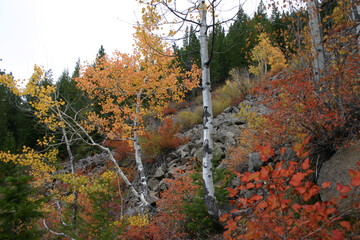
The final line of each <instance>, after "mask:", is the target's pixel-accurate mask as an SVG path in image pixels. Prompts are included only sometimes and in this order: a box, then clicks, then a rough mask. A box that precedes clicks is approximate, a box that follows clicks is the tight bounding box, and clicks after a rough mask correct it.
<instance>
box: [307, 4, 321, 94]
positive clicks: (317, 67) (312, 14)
mask: <svg viewBox="0 0 360 240" xmlns="http://www.w3.org/2000/svg"><path fill="white" fill-rule="evenodd" d="M317 5H318V2H317V0H308V1H307V7H308V11H309V18H310V19H309V27H310V36H311V43H312V48H313V51H312V53H313V64H314V77H315V83H316V84H315V86H316V88H317V89H316V90H319V88H320V85H319V84H320V79H321V77H322V76H323V75H324V74H325V49H324V44H323V36H322V30H321V27H320V16H319V11H318V7H317Z"/></svg>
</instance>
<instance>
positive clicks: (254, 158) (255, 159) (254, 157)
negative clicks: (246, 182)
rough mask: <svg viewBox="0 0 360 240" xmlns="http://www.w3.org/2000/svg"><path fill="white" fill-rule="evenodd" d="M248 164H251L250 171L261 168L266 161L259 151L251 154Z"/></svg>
mask: <svg viewBox="0 0 360 240" xmlns="http://www.w3.org/2000/svg"><path fill="white" fill-rule="evenodd" d="M248 164H249V168H248V171H249V172H252V171H256V170H259V169H260V167H261V166H262V165H263V164H264V162H263V161H261V159H260V154H259V153H257V152H253V153H250V154H249V162H248Z"/></svg>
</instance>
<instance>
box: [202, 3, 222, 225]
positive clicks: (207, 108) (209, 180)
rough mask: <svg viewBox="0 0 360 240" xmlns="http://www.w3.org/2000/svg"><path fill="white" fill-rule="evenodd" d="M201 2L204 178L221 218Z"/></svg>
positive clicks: (210, 206)
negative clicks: (216, 183) (217, 194)
mask: <svg viewBox="0 0 360 240" xmlns="http://www.w3.org/2000/svg"><path fill="white" fill-rule="evenodd" d="M199 4H200V8H201V9H200V17H201V25H200V53H201V66H202V93H203V127H204V141H203V163H202V175H203V180H204V194H205V204H206V207H207V211H208V213H209V215H210V216H211V217H213V218H215V219H218V218H219V208H218V206H217V203H216V197H215V189H214V181H213V166H212V159H213V142H212V138H211V132H212V129H213V113H212V103H211V92H210V91H211V84H210V62H209V53H208V36H207V28H208V26H207V23H206V12H207V11H206V7H205V1H204V0H199Z"/></svg>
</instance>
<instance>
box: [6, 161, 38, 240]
mask: <svg viewBox="0 0 360 240" xmlns="http://www.w3.org/2000/svg"><path fill="white" fill-rule="evenodd" d="M0 167H1V169H2V171H1V172H0V176H1V178H0V196H1V197H0V239H19V240H23V239H27V240H30V239H40V238H41V235H42V231H41V230H39V228H38V226H37V222H36V221H37V220H38V219H39V218H41V217H42V216H43V213H42V212H41V210H40V209H41V204H42V202H43V201H44V200H45V199H44V198H42V199H38V200H34V199H36V195H35V189H33V188H32V187H31V186H30V184H29V181H30V180H31V179H32V177H30V176H27V175H24V174H23V169H22V167H21V166H17V165H15V164H13V163H4V162H0Z"/></svg>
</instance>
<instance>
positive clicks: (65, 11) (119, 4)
mask: <svg viewBox="0 0 360 240" xmlns="http://www.w3.org/2000/svg"><path fill="white" fill-rule="evenodd" d="M182 1H186V0H182ZM223 1H224V2H227V3H228V8H229V9H230V8H231V7H230V6H232V5H231V4H233V5H234V6H236V4H238V3H239V0H223ZM258 2H259V0H247V1H246V2H245V5H244V9H245V11H246V12H247V13H248V14H249V15H250V14H252V13H253V12H254V11H255V9H256V6H257V4H258ZM241 3H244V1H241ZM141 8H142V6H139V4H138V3H137V2H136V1H135V0H0V33H1V37H0V59H1V60H2V61H0V69H1V70H4V69H5V71H6V73H10V72H12V74H13V76H14V77H15V78H16V79H29V78H30V77H31V75H32V73H33V69H34V65H35V64H37V65H41V66H43V67H44V69H45V70H48V69H51V70H52V72H53V78H54V80H55V81H56V80H57V79H58V77H59V76H60V75H61V73H62V72H63V70H64V69H68V70H69V72H70V74H72V72H73V70H74V67H75V64H76V62H77V61H78V59H80V61H81V63H83V62H84V61H88V62H92V61H93V60H94V59H95V57H96V54H97V52H98V50H99V48H100V46H101V45H103V46H104V48H105V52H106V53H108V54H111V53H112V52H114V51H115V50H119V51H120V52H123V53H131V51H132V44H133V38H132V34H133V32H134V30H133V24H135V23H136V21H138V20H140V19H141Z"/></svg>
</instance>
